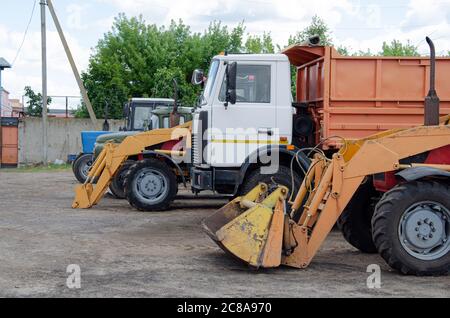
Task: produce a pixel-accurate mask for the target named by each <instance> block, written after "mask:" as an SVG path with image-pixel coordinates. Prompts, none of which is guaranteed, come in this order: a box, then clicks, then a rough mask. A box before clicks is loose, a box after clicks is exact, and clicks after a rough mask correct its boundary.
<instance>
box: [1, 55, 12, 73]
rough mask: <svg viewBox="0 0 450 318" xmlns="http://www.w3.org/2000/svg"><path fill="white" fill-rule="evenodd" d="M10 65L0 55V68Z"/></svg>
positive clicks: (9, 66)
mask: <svg viewBox="0 0 450 318" xmlns="http://www.w3.org/2000/svg"><path fill="white" fill-rule="evenodd" d="M11 67H12V66H11V64H9V63H8V62H7V61H6V60H5V59H4V58H3V57H0V69H2V70H4V69H5V68H11Z"/></svg>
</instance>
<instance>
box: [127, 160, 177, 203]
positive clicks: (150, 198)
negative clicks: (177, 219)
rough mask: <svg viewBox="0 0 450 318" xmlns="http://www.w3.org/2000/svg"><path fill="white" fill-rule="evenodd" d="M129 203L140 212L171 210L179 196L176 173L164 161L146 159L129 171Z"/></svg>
mask: <svg viewBox="0 0 450 318" xmlns="http://www.w3.org/2000/svg"><path fill="white" fill-rule="evenodd" d="M124 188H125V196H126V198H127V200H128V202H129V203H130V204H131V206H133V207H134V208H136V209H137V210H139V211H145V212H157V211H165V210H167V209H169V207H170V205H171V203H172V202H173V200H174V199H175V196H176V194H177V188H178V183H177V178H176V176H175V173H174V172H173V171H172V169H170V167H169V166H168V165H167V164H166V163H165V162H163V161H160V160H157V159H146V160H143V161H139V162H137V163H135V164H134V165H133V166H131V167H130V169H128V172H127V173H126V176H125V182H124Z"/></svg>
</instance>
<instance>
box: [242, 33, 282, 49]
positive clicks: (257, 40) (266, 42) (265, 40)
mask: <svg viewBox="0 0 450 318" xmlns="http://www.w3.org/2000/svg"><path fill="white" fill-rule="evenodd" d="M245 52H246V53H253V54H262V53H263V54H266V53H275V45H274V44H273V40H272V36H271V35H270V33H266V32H264V34H263V35H262V36H261V37H259V36H253V35H250V34H249V35H248V38H247V41H246V43H245Z"/></svg>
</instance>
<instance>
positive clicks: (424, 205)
mask: <svg viewBox="0 0 450 318" xmlns="http://www.w3.org/2000/svg"><path fill="white" fill-rule="evenodd" d="M399 237H400V241H401V243H402V246H403V248H404V249H405V250H406V252H408V254H410V255H411V256H413V257H415V258H417V259H420V260H425V261H432V260H436V259H439V258H441V257H443V256H445V255H446V254H447V253H448V252H449V251H450V211H449V210H448V209H447V208H446V207H445V206H443V205H442V204H440V203H436V202H430V201H427V202H419V203H416V204H414V205H412V206H411V207H410V208H409V209H408V210H406V212H405V213H404V214H403V217H402V219H401V221H400V224H399Z"/></svg>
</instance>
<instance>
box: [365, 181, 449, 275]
mask: <svg viewBox="0 0 450 318" xmlns="http://www.w3.org/2000/svg"><path fill="white" fill-rule="evenodd" d="M449 194H450V186H449V185H448V184H444V183H443V182H442V183H439V182H434V181H420V182H419V181H418V182H410V183H407V184H403V185H399V186H397V187H396V188H394V189H393V190H391V191H389V192H387V193H386V194H385V195H384V196H383V198H382V199H381V200H380V202H379V203H378V205H377V206H376V208H375V214H374V216H373V219H372V228H373V239H374V242H375V246H376V247H377V249H378V252H379V253H380V255H381V256H382V257H383V259H384V260H385V261H386V262H387V263H388V264H389V266H391V267H392V268H394V269H396V270H398V271H400V272H401V273H403V274H405V275H417V276H437V275H446V274H448V273H449V272H450V248H449V247H450V244H448V243H446V242H449V240H448V239H447V241H445V238H442V241H439V240H438V243H437V244H441V245H439V246H433V247H432V249H430V251H429V252H430V253H434V254H428V255H427V254H426V253H427V252H425V253H424V252H422V254H421V252H420V251H418V250H417V247H414V246H418V245H417V244H418V243H416V245H408V244H411V243H409V242H413V243H414V242H415V241H414V240H416V241H419V242H420V239H423V241H426V242H427V243H424V244H432V243H433V241H432V240H435V238H436V237H439V235H440V234H441V235H442V236H443V237H444V236H445V235H447V236H448V235H449V233H450V223H449V222H450V217H448V216H447V217H446V215H447V214H450V212H449V211H450V195H449ZM438 208H439V209H438ZM436 209H437V210H436ZM411 210H412V212H411ZM423 211H425V214H421V213H422V212H423ZM441 212H442V213H441ZM416 216H417V217H416ZM423 217H426V218H427V219H425V221H423V222H422V221H418V223H417V225H418V226H420V227H416V228H414V226H415V222H416V220H421V218H423ZM436 218H437V220H439V221H438V223H439V222H441V223H439V224H440V226H442V227H441V228H442V229H443V230H441V229H440V230H438V231H437V233H438V234H436V233H435V236H434V237H433V238H431V234H429V233H433V232H432V231H431V230H430V229H434V230H435V231H436V228H438V227H435V226H436V224H433V223H432V222H433V220H435V219H436ZM427 220H428V221H427ZM430 220H431V221H430ZM409 222H411V223H412V225H414V226H411V223H409ZM430 222H431V223H430ZM422 226H423V227H422ZM413 231H414V232H417V233H418V234H417V238H416V237H415V236H412V235H410V234H411V233H412V232H413ZM440 232H442V233H440ZM405 233H406V234H405ZM427 233H428V234H427ZM425 236H426V238H425ZM419 238H420V239H419ZM410 246H413V247H410ZM438 248H439V249H438ZM423 249H424V251H426V249H428V247H424V248H423ZM416 251H417V254H414V253H415V252H416ZM425 257H428V259H424V258H425Z"/></svg>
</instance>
